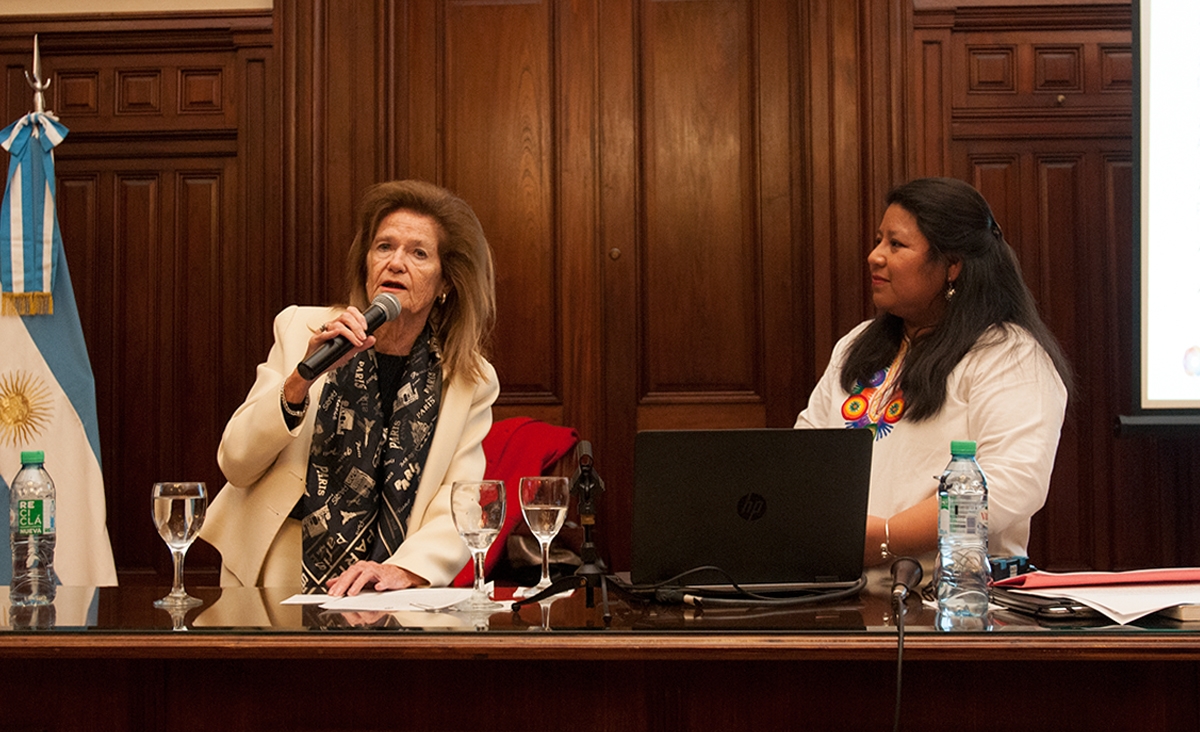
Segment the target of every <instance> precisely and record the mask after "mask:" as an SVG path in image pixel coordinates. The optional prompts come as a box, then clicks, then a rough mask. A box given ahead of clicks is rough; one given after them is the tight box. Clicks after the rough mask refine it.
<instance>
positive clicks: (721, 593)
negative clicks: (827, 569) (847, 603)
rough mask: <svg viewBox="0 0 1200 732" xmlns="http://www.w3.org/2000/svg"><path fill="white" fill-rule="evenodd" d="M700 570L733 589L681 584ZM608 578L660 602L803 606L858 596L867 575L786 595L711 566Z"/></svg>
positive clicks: (703, 605) (629, 589) (630, 591)
mask: <svg viewBox="0 0 1200 732" xmlns="http://www.w3.org/2000/svg"><path fill="white" fill-rule="evenodd" d="M701 572H716V573H717V574H719V575H721V576H722V577H724V578H725V579H726V580H727V581H728V583H729V586H730V587H731V588H732V590H719V589H715V588H711V587H692V586H689V585H686V584H681V583H680V581H681V580H682V579H684V578H685V577H688V576H690V575H694V574H699V573H701ZM610 580H612V582H613V584H614V585H616V586H617V587H618V588H620V589H621V590H622V591H624V592H627V593H629V594H631V595H633V596H635V597H641V598H644V599H650V600H654V601H656V602H660V603H680V602H683V603H688V604H690V605H695V606H697V607H708V606H725V607H727V606H734V605H743V606H744V605H775V606H792V605H806V604H812V603H817V602H826V601H828V600H840V599H843V598H845V597H850V596H853V595H857V594H858V593H859V592H861V591H862V589H863V588H864V587H865V586H866V584H867V580H866V577H863V576H860V577H859V578H858V580H857V581H855V582H854V583H852V584H850V585H837V586H832V585H830V586H814V587H812V588H811V589H809V588H804V589H801V590H798V592H801V593H804V594H790V595H787V596H779V595H764V594H762V593H758V592H752V591H750V590H748V589H746V588H744V587H742V586H741V585H739V584H738V583H737V582H736V581H735V580H734V579H733V577H732V576H731V575H730V574H729V573H728V572H726V571H725V570H723V569H721V568H720V567H715V566H712V565H705V566H702V567H694V568H692V569H689V570H686V571H684V572H680V573H679V574H677V575H675V576H674V577H668V578H667V579H665V580H662V581H661V582H656V583H654V584H648V585H631V584H627V583H625V582H622V581H621V580H620V579H618V578H616V577H610Z"/></svg>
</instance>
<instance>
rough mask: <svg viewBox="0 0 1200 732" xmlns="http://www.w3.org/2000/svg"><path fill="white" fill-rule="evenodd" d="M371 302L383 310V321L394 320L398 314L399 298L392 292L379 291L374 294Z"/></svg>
mask: <svg viewBox="0 0 1200 732" xmlns="http://www.w3.org/2000/svg"><path fill="white" fill-rule="evenodd" d="M371 304H372V305H375V306H376V307H378V308H379V309H380V310H382V311H383V313H384V315H385V316H386V318H385V319H384V322H387V321H388V320H394V319H395V318H396V316H397V315H399V314H400V298H398V297H396V296H395V295H394V294H393V293H390V292H381V293H379V294H378V295H376V296H375V299H374V300H372V301H371Z"/></svg>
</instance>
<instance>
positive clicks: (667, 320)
mask: <svg viewBox="0 0 1200 732" xmlns="http://www.w3.org/2000/svg"><path fill="white" fill-rule="evenodd" d="M746 10H747V8H746V5H745V4H743V3H737V2H731V1H724V2H721V1H714V2H686V3H681V2H668V3H647V4H645V5H644V6H643V15H642V23H643V25H642V48H641V54H642V69H643V76H642V79H641V90H642V99H643V103H644V105H645V110H644V114H643V117H642V119H643V121H644V125H645V126H644V129H643V140H644V143H643V151H644V158H643V159H644V165H645V167H644V178H643V186H642V190H643V195H644V202H645V224H644V225H645V232H646V233H645V246H644V249H643V251H642V256H641V259H640V260H639V267H640V280H641V283H640V285H641V308H642V313H641V317H640V321H641V324H642V327H641V334H642V336H641V343H642V346H641V348H642V350H641V352H642V354H643V355H642V357H641V358H640V359H639V361H640V363H641V364H642V366H643V371H642V373H641V375H640V376H641V381H642V389H643V394H642V399H643V401H648V402H653V401H659V400H670V399H673V398H677V397H678V398H683V399H686V400H694V399H699V400H703V399H704V398H705V394H706V393H710V392H717V393H724V394H728V393H734V394H738V395H740V396H741V398H743V399H761V393H762V384H761V376H762V374H761V371H760V370H759V366H760V363H761V359H762V321H761V318H760V317H759V313H760V310H759V307H758V294H759V289H760V287H761V283H760V281H759V278H758V273H759V270H760V266H761V257H762V253H761V250H760V247H759V242H758V237H757V231H756V227H755V222H754V218H753V216H752V215H751V214H752V211H753V209H752V208H751V204H752V202H753V198H754V187H753V184H754V178H753V176H754V168H753V155H754V152H755V150H754V137H753V133H752V127H751V122H752V120H751V117H750V111H751V109H752V105H751V104H750V90H749V83H750V78H749V67H748V65H747V62H746V59H748V58H749V56H750V52H749V47H748V46H749V37H748V35H747V30H748V29H747V22H748V19H747V17H746Z"/></svg>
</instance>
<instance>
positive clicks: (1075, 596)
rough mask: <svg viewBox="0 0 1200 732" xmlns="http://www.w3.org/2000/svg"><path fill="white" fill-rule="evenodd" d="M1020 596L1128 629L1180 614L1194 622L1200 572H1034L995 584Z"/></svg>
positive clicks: (1173, 569) (1171, 569) (1199, 599)
mask: <svg viewBox="0 0 1200 732" xmlns="http://www.w3.org/2000/svg"><path fill="white" fill-rule="evenodd" d="M995 585H996V586H997V587H1007V588H1009V589H1010V590H1013V591H1015V592H1022V593H1025V594H1029V595H1038V596H1041V597H1065V598H1068V599H1071V600H1074V601H1076V602H1079V603H1082V604H1084V605H1087V606H1088V607H1090V608H1093V609H1095V610H1097V611H1098V612H1101V613H1104V614H1105V615H1107V616H1108V617H1110V618H1112V619H1113V620H1114V621H1116V622H1118V623H1120V624H1122V625H1124V624H1126V623H1130V622H1132V621H1134V620H1137V619H1138V618H1140V617H1143V616H1146V615H1149V614H1150V613H1154V612H1158V611H1160V610H1166V609H1168V608H1177V609H1176V610H1174V611H1173V612H1174V615H1172V617H1176V618H1177V619H1180V620H1190V619H1192V618H1191V617H1190V616H1191V615H1192V614H1193V613H1192V610H1194V608H1192V607H1191V606H1194V605H1200V567H1166V568H1161V569H1139V570H1133V571H1129V572H1040V571H1039V572H1029V573H1027V574H1021V575H1017V576H1016V577H1008V578H1006V579H1002V580H999V581H997V582H996V583H995Z"/></svg>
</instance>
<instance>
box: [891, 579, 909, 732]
mask: <svg viewBox="0 0 1200 732" xmlns="http://www.w3.org/2000/svg"><path fill="white" fill-rule="evenodd" d="M901 597H902V596H901V595H895V594H893V595H892V604H893V605H894V606H895V610H896V636H897V641H896V712H895V716H894V717H893V718H892V731H893V732H900V689H901V688H902V684H901V680H902V678H903V676H902V674H903V673H904V615H905V609H906V608H905V606H904V600H903V599H901Z"/></svg>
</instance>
